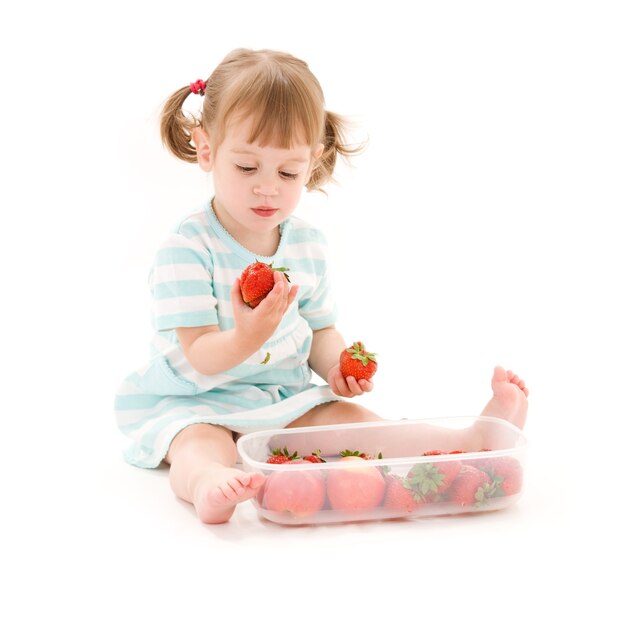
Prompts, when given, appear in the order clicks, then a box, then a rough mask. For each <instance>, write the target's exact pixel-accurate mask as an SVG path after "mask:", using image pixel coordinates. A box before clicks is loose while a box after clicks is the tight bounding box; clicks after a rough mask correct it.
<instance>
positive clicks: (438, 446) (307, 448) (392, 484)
mask: <svg viewBox="0 0 626 622" xmlns="http://www.w3.org/2000/svg"><path fill="white" fill-rule="evenodd" d="M526 445H527V443H526V439H525V437H524V436H523V435H522V432H521V430H519V428H517V427H516V426H514V425H512V424H511V423H509V422H507V421H504V420H502V419H497V418H493V417H449V418H436V419H412V420H401V421H381V422H374V423H354V424H339V425H332V426H319V427H309V428H289V429H282V430H267V431H263V432H252V433H250V434H246V435H244V436H242V437H240V438H239V440H238V441H237V448H238V450H239V454H240V456H241V460H242V464H243V467H244V469H245V470H247V471H260V472H262V473H263V474H264V475H265V476H266V480H265V483H264V486H263V488H262V490H261V491H260V493H259V495H258V496H257V497H256V498H255V499H253V500H252V502H253V504H254V505H255V507H256V509H257V511H258V513H259V515H260V516H262V517H264V518H266V519H268V520H270V521H273V522H276V523H282V524H286V525H300V524H315V523H331V522H342V521H361V520H380V519H390V518H401V517H406V518H419V517H425V516H443V515H449V514H462V513H470V512H471V513H473V512H484V511H489V510H499V509H502V508H505V507H508V506H510V505H512V504H513V503H515V502H516V501H517V500H518V499H519V497H520V495H521V492H522V480H523V468H524V458H525V450H526ZM274 451H279V452H283V453H285V451H286V453H288V454H289V455H290V456H293V454H294V453H296V452H297V458H296V459H293V460H289V461H288V462H286V463H284V464H271V463H268V462H267V460H268V458H269V457H270V456H272V455H273V452H274ZM346 451H347V452H349V453H352V454H361V455H349V456H348V455H342V454H346ZM314 453H316V454H318V455H319V456H321V457H322V459H324V460H325V462H319V463H312V462H309V461H307V460H302V459H301V458H303V457H305V456H310V455H313V454H314ZM425 454H426V455H425Z"/></svg>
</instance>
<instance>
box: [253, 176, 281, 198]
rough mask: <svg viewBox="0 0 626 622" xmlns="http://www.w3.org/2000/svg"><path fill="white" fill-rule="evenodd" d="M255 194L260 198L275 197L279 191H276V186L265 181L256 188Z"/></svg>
mask: <svg viewBox="0 0 626 622" xmlns="http://www.w3.org/2000/svg"><path fill="white" fill-rule="evenodd" d="M254 193H255V194H257V195H259V196H264V197H273V196H275V195H276V194H278V190H277V189H276V184H273V183H271V182H270V181H268V180H264V181H262V182H260V183H258V184H257V185H256V186H254Z"/></svg>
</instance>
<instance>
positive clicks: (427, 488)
mask: <svg viewBox="0 0 626 622" xmlns="http://www.w3.org/2000/svg"><path fill="white" fill-rule="evenodd" d="M460 470H461V463H460V462H458V461H457V460H450V461H446V460H444V461H442V462H421V463H418V464H414V465H413V466H412V467H411V470H410V471H409V472H408V473H407V476H406V480H407V483H408V484H409V486H410V487H411V489H412V490H413V491H414V492H416V493H417V494H419V495H420V496H421V497H422V498H423V499H424V500H426V501H434V500H435V497H436V496H437V495H442V494H443V493H444V492H446V490H448V488H450V485H451V484H452V482H453V480H454V478H455V477H456V476H457V475H458V473H459V471H460Z"/></svg>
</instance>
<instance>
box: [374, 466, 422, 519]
mask: <svg viewBox="0 0 626 622" xmlns="http://www.w3.org/2000/svg"><path fill="white" fill-rule="evenodd" d="M385 481H386V483H387V488H386V489H385V498H384V500H383V506H384V507H386V508H387V509H388V510H402V511H404V512H412V511H413V510H415V509H417V507H419V505H420V504H421V503H422V499H421V497H420V495H419V494H417V493H416V492H414V491H413V490H411V487H410V485H408V484H407V483H406V480H405V479H403V478H402V477H398V476H397V475H387V476H385Z"/></svg>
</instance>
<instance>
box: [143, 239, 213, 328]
mask: <svg viewBox="0 0 626 622" xmlns="http://www.w3.org/2000/svg"><path fill="white" fill-rule="evenodd" d="M212 272H213V261H212V258H211V255H210V253H209V252H208V251H207V249H205V248H203V247H201V246H199V245H198V244H196V243H194V242H193V241H192V240H189V239H188V238H186V237H185V236H184V235H180V234H172V235H171V236H170V237H169V238H168V239H167V240H166V241H165V242H164V243H163V244H162V245H161V247H160V248H159V250H158V251H157V254H156V257H155V260H154V264H153V266H152V270H151V272H150V291H151V293H152V301H153V306H152V322H153V325H154V328H155V329H156V330H169V329H173V328H181V327H195V326H209V325H214V324H217V323H218V317H217V300H216V298H215V295H214V293H213V277H212Z"/></svg>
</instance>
